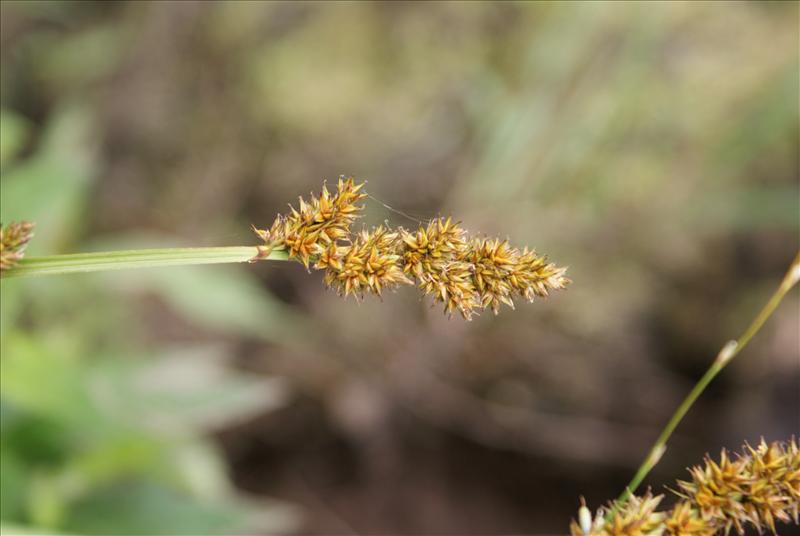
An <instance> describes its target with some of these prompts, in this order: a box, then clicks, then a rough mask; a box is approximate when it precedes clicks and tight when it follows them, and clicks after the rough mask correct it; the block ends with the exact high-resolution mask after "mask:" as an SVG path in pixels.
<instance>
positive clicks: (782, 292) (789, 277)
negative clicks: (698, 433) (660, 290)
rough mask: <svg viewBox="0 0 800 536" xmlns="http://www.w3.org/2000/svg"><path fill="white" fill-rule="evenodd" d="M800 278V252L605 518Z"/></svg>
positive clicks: (701, 381)
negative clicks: (702, 395) (712, 382)
mask: <svg viewBox="0 0 800 536" xmlns="http://www.w3.org/2000/svg"><path fill="white" fill-rule="evenodd" d="M798 281H800V253H798V254H797V256H796V257H795V258H794V261H793V262H792V264H791V266H790V267H789V270H788V271H787V272H786V275H785V276H784V278H783V281H781V284H780V286H779V287H778V289H777V290H776V291H775V293H774V294H773V295H772V297H771V298H770V299H769V301H768V302H767V303H766V305H764V307H763V308H762V309H761V311H760V312H759V313H758V315H756V317H755V318H754V319H753V321H752V322H750V325H749V326H748V327H747V329H746V330H745V331H744V333H743V334H742V335H741V336H740V337H739V338H738V339H737V340H735V341H734V340H731V341H728V342H727V343H726V344H725V346H723V348H722V350H720V352H719V354H718V355H717V358H716V359H715V360H714V362H713V363H711V366H710V367H709V368H708V370H707V371H706V372H705V374H703V377H702V378H700V379H699V380H698V382H697V384H695V386H694V387H693V388H692V390H691V391H690V392H689V394H688V395H686V398H685V399H684V400H683V402H681V404H680V405H679V406H678V409H676V410H675V413H674V414H673V415H672V417H671V418H670V420H669V421H668V422H667V424H666V426H665V427H664V429H663V430H662V431H661V435H659V436H658V439H656V442H655V444H653V447H652V448H651V449H650V451H649V452H648V453H647V456H646V457H645V459H644V461H643V462H642V464H641V465H640V466H639V469H638V470H637V471H636V474H635V475H634V476H633V479H632V480H631V481H630V483H629V484H628V485H627V486H626V487H625V491H624V492H623V493H622V494H621V495H620V496H619V498H618V499H617V500H616V501H615V502H614V506H613V507H612V508H611V510H610V511H609V512H608V514H606V517H605V519H606V520H607V521H608V520H609V519H611V517H612V516H613V515H614V513H615V512H616V511H617V510H618V509H619V508H620V507H621V506H622V505H623V504H625V501H627V500H628V499H629V498H630V496H631V495H632V494H633V493H634V492H635V491H636V488H638V487H639V484H641V483H642V480H644V478H645V477H646V476H647V474H648V473H649V472H650V470H651V469H652V468H653V467H654V466H655V465H656V464H657V463H658V461H659V460H660V459H661V456H662V455H663V454H664V451H665V450H666V448H667V441H668V440H669V438H670V436H672V432H674V431H675V428H676V427H677V426H678V424H679V423H680V422H681V420H683V417H684V416H685V415H686V413H687V412H688V411H689V409H690V408H691V407H692V405H693V404H694V403H695V401H696V400H697V399H698V398H699V397H700V395H701V394H702V393H703V391H704V390H705V389H706V387H707V386H708V384H709V383H711V381H712V380H713V379H714V378H715V377H716V376H717V374H719V373H720V372H721V371H722V369H724V368H725V367H726V366H727V365H728V363H730V362H731V361H732V360H733V358H734V357H736V355H737V354H738V353H739V352H741V351H742V350H743V349H744V347H745V346H747V344H748V343H749V342H750V340H751V339H752V338H753V336H755V334H756V333H758V331H759V330H760V329H761V327H762V326H763V325H764V323H765V322H766V321H767V319H768V318H769V317H770V316H772V313H774V312H775V309H777V308H778V305H779V304H780V303H781V300H783V298H784V296H786V294H787V293H788V292H789V291H790V290H791V289H792V287H794V286H795V285H796V284H797V282H798Z"/></svg>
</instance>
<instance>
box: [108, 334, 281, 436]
mask: <svg viewBox="0 0 800 536" xmlns="http://www.w3.org/2000/svg"><path fill="white" fill-rule="evenodd" d="M135 363H136V364H135V365H132V364H131V363H122V362H106V363H104V365H103V366H104V372H103V374H102V375H100V374H98V375H96V376H95V388H96V392H98V393H107V394H108V396H105V397H103V398H104V399H103V406H104V408H105V410H106V411H108V412H109V415H111V416H112V419H113V418H114V416H116V417H117V418H123V417H124V418H126V419H127V420H128V421H129V422H136V423H139V425H140V426H142V427H143V428H144V429H150V430H157V431H159V433H161V434H164V435H167V436H175V435H177V436H179V437H180V436H185V435H187V434H189V433H191V432H198V431H203V430H209V429H213V428H215V427H218V426H221V425H223V424H224V423H227V422H232V421H236V420H238V419H242V418H247V417H248V416H252V415H254V414H256V413H258V412H262V411H267V410H270V409H274V408H276V407H278V406H279V405H281V404H283V403H284V401H285V398H286V394H287V391H286V387H285V385H284V384H283V382H281V381H279V380H276V379H269V378H263V377H260V376H248V375H246V374H242V373H234V372H233V371H231V370H230V369H229V368H228V367H226V366H225V362H224V355H223V353H222V352H221V351H220V349H219V348H217V347H208V346H204V347H194V348H192V347H188V348H180V349H177V350H174V351H168V352H165V353H163V354H161V355H160V356H159V359H154V360H146V361H144V360H140V361H137V362H135Z"/></svg>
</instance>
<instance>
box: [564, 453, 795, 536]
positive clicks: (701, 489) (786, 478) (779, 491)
mask: <svg viewBox="0 0 800 536" xmlns="http://www.w3.org/2000/svg"><path fill="white" fill-rule="evenodd" d="M690 473H691V476H692V479H691V481H685V482H684V481H679V482H678V486H679V488H680V491H677V492H675V493H676V494H677V495H678V496H679V497H680V500H679V501H678V503H677V504H676V505H675V506H674V507H673V508H672V510H670V511H669V512H666V513H664V514H661V515H662V522H661V524H660V525H659V526H657V527H654V528H653V530H652V532H651V533H652V534H663V535H669V536H710V535H712V534H720V533H724V534H728V533H729V532H730V531H731V529H736V532H737V533H739V534H744V531H745V529H746V528H747V527H748V526H749V527H752V528H755V529H756V530H757V531H758V532H759V533H760V532H762V531H764V530H765V529H769V531H770V532H772V533H773V534H777V526H776V525H777V522H781V523H794V524H795V525H797V524H798V522H800V520H799V519H798V509H799V508H800V447H798V443H797V440H796V439H795V438H792V439H791V440H790V441H788V442H786V443H781V442H774V443H769V444H768V443H766V442H764V441H763V440H762V441H761V442H760V443H759V444H758V446H757V447H751V446H750V445H747V444H745V447H744V449H743V452H742V453H741V454H740V455H738V456H736V458H735V459H733V458H732V457H731V456H730V455H729V454H728V453H727V452H726V451H725V450H723V451H722V453H721V454H720V459H719V462H717V461H714V460H712V459H711V458H709V457H706V459H705V461H704V463H703V464H702V465H700V466H697V467H693V468H691V469H690ZM648 498H649V494H648V495H646V496H645V497H644V498H642V499H639V498H635V497H631V499H629V502H627V503H625V504H624V505H623V506H622V507H621V508H620V509H619V510H618V511H616V512H614V513H613V515H612V516H611V518H610V519H609V520H605V519H604V517H603V510H602V509H601V510H600V511H599V512H598V516H597V518H596V519H595V521H594V523H592V524H591V527H589V530H588V531H585V530H584V529H583V528H581V527H580V525H578V524H577V523H576V522H575V521H573V522H572V524H571V529H572V534H573V535H575V536H578V535H581V536H595V535H603V536H606V535H610V534H632V533H631V532H624V531H623V532H614V530H616V529H615V527H616V528H624V527H631V526H633V524H632V523H631V522H630V521H631V520H632V519H635V517H636V516H635V515H633V514H635V513H636V512H639V515H640V516H644V515H645V514H647V513H648V512H647V510H646V509H643V508H642V504H643V501H644V502H646V501H647V499H648ZM634 500H635V502H634ZM612 511H613V510H612ZM651 513H652V512H651ZM647 519H650V520H654V519H656V516H655V515H653V516H650V515H648V516H647ZM612 529H613V530H612Z"/></svg>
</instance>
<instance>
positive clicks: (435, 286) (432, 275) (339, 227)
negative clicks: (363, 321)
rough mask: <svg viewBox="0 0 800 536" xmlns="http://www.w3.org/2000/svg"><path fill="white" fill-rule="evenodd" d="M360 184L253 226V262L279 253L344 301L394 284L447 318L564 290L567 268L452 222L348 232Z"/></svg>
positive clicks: (347, 182) (341, 186)
mask: <svg viewBox="0 0 800 536" xmlns="http://www.w3.org/2000/svg"><path fill="white" fill-rule="evenodd" d="M363 187H364V183H359V184H357V183H356V182H355V180H354V179H353V178H352V177H340V178H339V181H338V184H337V187H336V191H335V192H334V193H331V192H330V191H329V190H328V188H327V186H325V185H323V187H322V192H321V194H320V196H319V197H317V196H315V195H313V194H312V196H311V199H310V201H308V202H306V201H305V200H304V199H303V198H300V199H299V205H298V208H295V207H293V206H290V207H289V209H290V210H289V213H288V214H286V215H278V216H277V217H276V218H275V221H274V222H273V223H272V225H271V227H270V228H269V229H258V228H256V227H254V228H253V229H254V231H255V233H256V234H257V235H258V236H259V238H261V239H262V240H263V241H264V244H263V245H261V246H259V255H258V256H257V257H256V258H257V259H258V258H266V257H267V256H269V254H270V253H271V252H272V251H273V250H284V251H286V252H287V254H288V256H289V258H290V259H294V260H297V261H299V262H301V263H303V265H305V266H306V268H314V269H316V270H323V271H324V272H325V276H324V280H325V283H326V284H327V285H328V286H329V287H330V288H333V289H335V290H336V291H337V292H338V293H339V294H341V295H343V296H350V295H352V296H355V297H356V298H362V297H363V296H364V295H365V294H368V293H370V294H375V295H378V296H380V295H381V293H382V292H383V291H384V290H386V289H394V288H396V287H398V286H399V285H416V286H417V288H419V289H420V290H421V291H422V292H423V294H426V295H430V296H432V297H433V299H434V301H435V302H441V303H442V304H443V306H444V310H445V312H446V313H447V314H452V313H454V312H458V313H459V314H460V315H461V316H462V317H464V318H465V319H467V320H470V319H471V318H472V316H473V315H474V314H476V313H477V312H479V311H481V310H485V309H487V308H491V309H492V311H493V312H494V313H495V314H497V313H498V312H499V310H500V305H501V304H505V305H508V306H509V307H512V308H513V307H514V301H513V300H514V298H519V297H521V298H524V299H527V300H528V301H533V300H534V298H537V297H546V296H547V295H548V294H549V292H550V291H552V290H559V289H562V288H564V287H566V286H567V285H568V284H569V283H570V280H569V279H567V278H566V277H565V275H564V274H565V272H566V268H561V267H557V266H556V265H555V264H552V263H548V262H547V258H546V257H544V256H540V255H537V254H536V252H535V251H532V250H529V249H528V248H524V249H522V250H519V249H517V248H515V247H513V246H512V245H511V244H509V242H508V241H507V240H499V239H489V238H477V237H472V236H470V235H469V234H468V233H467V232H466V230H464V229H463V228H462V227H461V225H460V224H459V223H458V222H454V221H453V220H452V218H449V217H448V218H436V219H434V220H432V221H430V222H428V223H427V224H425V225H420V227H419V228H418V229H416V230H408V229H405V228H403V227H397V228H389V227H387V226H383V225H381V226H378V227H375V228H372V229H364V230H362V231H360V232H355V233H354V232H351V231H350V227H351V225H352V224H353V223H354V222H355V220H356V219H357V218H358V217H359V213H360V212H361V210H362V209H363V205H359V204H358V203H359V202H360V201H361V200H362V199H364V198H365V197H366V196H367V195H366V193H364V191H363Z"/></svg>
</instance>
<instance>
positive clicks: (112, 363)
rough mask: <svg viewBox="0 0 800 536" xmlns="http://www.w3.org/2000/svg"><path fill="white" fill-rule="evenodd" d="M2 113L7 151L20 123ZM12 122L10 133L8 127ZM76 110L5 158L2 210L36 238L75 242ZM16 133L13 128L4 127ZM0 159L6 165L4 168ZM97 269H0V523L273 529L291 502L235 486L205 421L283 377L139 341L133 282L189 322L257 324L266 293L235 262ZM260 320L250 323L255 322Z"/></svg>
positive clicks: (262, 400) (266, 394) (271, 401)
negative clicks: (22, 276) (19, 275)
mask: <svg viewBox="0 0 800 536" xmlns="http://www.w3.org/2000/svg"><path fill="white" fill-rule="evenodd" d="M14 118H15V116H14V115H13V114H9V113H7V112H4V113H3V137H4V139H5V138H6V133H7V132H10V133H11V134H9V139H8V140H6V141H4V144H5V145H4V146H3V147H4V148H3V158H4V161H7V160H8V159H12V158H13V157H14V155H15V154H17V153H18V151H19V147H20V146H21V144H22V143H23V142H22V141H19V140H21V139H23V138H24V133H23V130H24V127H21V126H20V125H24V122H23V121H20V120H17V119H14ZM15 129H16V130H15ZM90 132H91V121H90V116H89V115H88V112H86V111H85V110H84V111H81V110H77V109H74V110H71V111H68V112H65V113H60V114H56V119H55V120H54V121H53V123H52V124H50V125H49V126H48V127H47V129H46V134H45V136H44V137H43V138H42V140H41V141H40V143H39V145H38V147H37V148H36V150H35V151H34V152H33V153H32V155H31V156H30V157H29V158H26V159H24V160H19V161H17V162H15V163H14V165H13V166H9V167H6V164H4V167H3V176H2V182H1V183H0V186H1V187H2V207H1V214H2V218H3V219H4V220H5V219H9V220H11V219H23V218H25V219H30V220H34V221H37V223H39V227H38V229H37V230H38V232H37V236H36V240H35V246H34V247H35V248H37V249H38V250H39V251H47V252H50V253H53V252H56V251H57V250H58V249H59V247H61V246H62V245H64V244H74V243H76V242H77V241H78V235H77V229H78V223H79V221H82V220H81V212H82V211H83V210H84V207H85V203H86V195H87V193H88V189H89V187H90V185H91V181H92V179H93V177H94V175H95V169H96V168H95V163H94V159H93V157H92V154H91V150H89V148H90V147H91V144H90V143H88V141H87V140H88V139H89V134H90ZM14 136H16V138H14ZM6 170H8V172H6ZM109 281H110V280H108V279H103V278H91V277H80V276H73V277H70V276H67V277H61V278H50V279H48V280H46V281H41V280H37V281H13V282H10V281H3V283H2V287H1V288H2V294H1V297H2V299H1V300H0V309H2V310H1V311H0V312H1V313H2V319H1V321H0V329H2V333H1V334H2V337H0V350H1V351H2V360H0V416H1V419H0V471H1V472H2V475H3V478H2V479H0V494H1V497H0V498H1V499H2V500H1V501H0V521H1V522H2V532H3V534H26V533H36V534H46V533H49V532H48V531H50V532H52V533H54V534H56V533H57V534H222V533H234V532H242V531H245V530H258V531H270V532H280V531H283V530H286V529H287V528H288V527H290V526H292V525H293V524H294V519H295V514H294V512H293V511H292V509H290V508H288V507H287V506H285V505H281V504H271V503H270V504H267V503H264V502H259V503H255V502H253V501H247V500H245V499H244V498H243V497H241V496H239V495H238V494H237V493H235V492H234V491H233V489H232V486H231V485H230V483H229V480H228V477H227V475H226V468H225V466H224V463H223V461H222V457H221V455H220V453H219V452H218V451H217V449H216V448H215V446H214V444H213V443H212V442H211V441H210V440H209V439H208V437H207V434H208V432H209V431H211V430H214V429H217V428H219V427H221V426H224V425H226V424H227V423H230V422H233V421H238V420H241V419H246V418H248V417H249V416H252V415H256V414H258V413H261V412H264V411H268V410H270V409H271V408H275V407H277V406H278V405H280V404H282V403H283V402H284V400H285V399H286V396H287V390H286V387H285V386H284V385H283V383H282V382H280V381H278V380H275V379H269V378H261V377H255V376H249V375H246V374H243V373H237V372H234V371H233V370H232V369H231V368H230V367H229V366H228V365H227V361H228V360H227V357H226V355H227V349H226V348H225V347H222V346H209V345H202V344H194V345H183V346H178V347H175V346H172V347H166V346H163V345H158V344H148V345H144V344H142V343H139V342H137V337H136V323H135V321H134V318H135V315H133V314H132V311H131V307H134V308H135V305H136V302H137V297H138V296H142V295H143V294H144V293H147V294H150V295H155V296H158V297H160V298H161V299H162V300H163V301H165V302H167V303H169V304H171V305H173V309H174V311H175V313H176V314H178V315H181V316H183V317H184V318H185V320H186V322H189V323H193V324H197V325H198V326H201V327H204V328H208V329H212V330H215V331H218V332H221V333H226V332H229V333H248V334H251V335H254V334H261V333H269V329H260V328H261V326H262V324H261V323H260V322H264V321H267V322H268V321H269V319H270V318H275V317H276V316H278V314H279V313H278V312H277V311H276V310H275V307H277V305H276V304H275V303H274V301H273V300H271V299H270V298H269V297H268V296H266V295H265V293H264V292H263V291H262V290H261V289H260V288H259V287H258V286H257V285H256V284H255V283H254V282H253V281H252V280H251V279H249V277H248V274H247V273H246V272H243V271H241V270H230V271H220V272H214V271H212V272H205V271H202V272H201V271H197V272H195V271H183V269H181V268H177V269H172V270H166V271H165V270H153V271H152V273H151V274H150V275H148V276H146V277H143V278H139V279H137V278H131V279H127V278H126V282H127V283H126V284H127V287H126V288H119V287H118V286H115V285H113V284H110V283H109ZM255 318H259V319H260V320H259V323H258V324H257V323H256V322H255V321H254V319H255Z"/></svg>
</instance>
